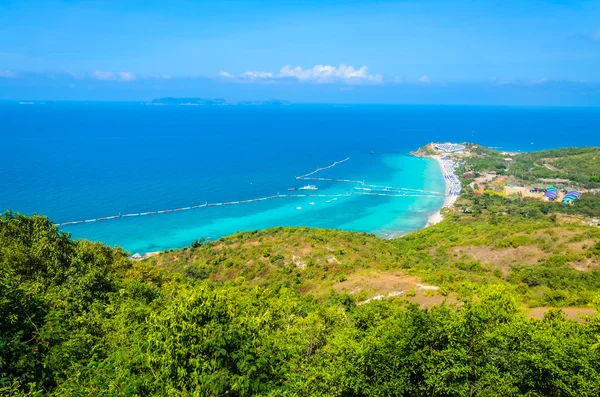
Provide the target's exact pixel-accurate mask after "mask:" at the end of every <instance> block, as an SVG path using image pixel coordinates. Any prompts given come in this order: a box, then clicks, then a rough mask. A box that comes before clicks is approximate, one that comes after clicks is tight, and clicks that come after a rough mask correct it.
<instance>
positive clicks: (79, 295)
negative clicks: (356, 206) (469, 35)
mask: <svg viewBox="0 0 600 397" xmlns="http://www.w3.org/2000/svg"><path fill="white" fill-rule="evenodd" d="M561 153H562V154H563V155H565V158H567V159H568V160H564V158H563V157H558V158H556V160H553V161H550V160H548V159H550V158H551V157H549V155H548V154H547V153H544V154H542V155H538V154H527V156H530V157H529V160H527V161H532V162H535V163H536V164H538V162H539V160H540V159H541V158H543V159H546V160H544V161H547V163H548V164H550V163H552V164H554V165H553V167H554V166H555V167H556V168H557V169H558V168H559V167H560V169H561V170H563V171H564V170H566V169H568V168H569V167H570V165H567V164H571V162H572V161H575V160H574V159H575V157H572V156H576V158H578V159H580V160H577V161H582V162H583V163H586V164H587V162H588V160H590V159H591V160H593V159H594V157H593V156H595V154H591V153H594V152H592V151H588V149H584V150H582V151H574V152H561ZM484 154H486V155H484ZM462 156H464V157H463V158H462V160H461V161H464V164H463V165H462V166H461V167H464V171H465V172H467V169H469V170H470V171H469V172H472V173H474V174H475V173H477V174H481V175H484V178H488V177H489V176H491V178H489V179H488V180H487V182H485V184H486V188H485V189H483V191H482V190H480V189H478V188H477V187H476V186H475V185H476V184H475V183H474V184H472V187H471V186H469V183H470V182H471V181H472V178H471V177H474V178H480V177H479V176H477V175H471V176H465V175H463V176H461V178H462V180H463V186H465V187H466V188H465V189H464V192H463V194H462V195H461V197H460V199H459V200H458V201H457V202H456V204H455V209H453V210H452V211H447V210H446V211H445V219H444V220H443V221H442V222H441V223H439V224H437V225H435V226H431V227H428V228H426V229H423V230H419V231H416V232H413V233H410V234H408V235H406V236H404V237H402V238H398V239H394V240H383V239H380V238H378V237H376V236H374V235H370V234H365V233H351V232H343V231H336V230H327V229H308V228H274V229H268V230H262V231H252V232H245V233H238V234H234V235H232V236H228V237H224V238H221V239H219V240H217V241H206V240H198V241H196V242H195V243H194V244H192V246H191V247H189V248H186V249H182V250H171V251H168V252H163V253H160V254H158V255H156V256H153V257H151V258H149V259H146V260H142V261H135V260H130V259H128V254H127V253H125V252H124V251H123V250H122V249H120V248H110V247H107V246H105V245H103V244H100V243H92V242H89V241H85V240H76V241H74V240H72V239H71V237H70V235H69V234H65V233H62V232H60V231H59V230H58V229H57V228H56V227H55V226H54V225H53V224H52V222H51V221H50V220H49V219H47V218H45V217H42V216H38V215H35V216H33V217H27V216H23V215H19V214H13V213H10V212H6V213H5V214H4V215H2V216H0V395H14V396H46V395H55V396H67V395H68V396H72V395H75V396H97V395H103V396H104V395H114V396H130V395H131V396H151V395H157V396H214V395H230V396H250V395H252V396H254V395H263V396H392V395H393V396H396V395H397V396H466V395H469V396H490V395H492V396H494V395H495V396H505V395H506V396H597V395H600V349H599V348H598V346H599V338H600V315H598V310H599V309H600V228H597V227H596V226H595V225H594V226H590V217H594V216H596V217H597V216H598V215H600V214H599V213H598V211H599V210H600V200H599V197H598V195H596V194H594V193H593V192H592V191H588V192H586V194H584V195H583V196H582V197H581V198H580V199H579V200H577V201H576V202H575V203H574V204H573V205H564V204H562V203H551V202H544V201H542V200H541V199H540V197H537V196H535V195H534V196H532V197H525V196H523V195H519V194H516V195H515V194H506V191H505V189H506V188H507V182H506V181H507V179H499V177H497V175H498V174H500V175H501V176H502V174H503V173H504V174H509V173H510V172H512V171H511V169H514V168H511V167H516V165H515V161H514V160H513V161H512V162H511V161H507V160H506V159H501V160H498V161H500V162H501V163H495V162H494V161H496V160H494V158H495V157H498V156H499V154H498V153H497V152H494V151H490V149H486V148H481V147H477V148H473V147H472V146H471V147H470V149H469V152H468V153H466V154H464V155H462ZM539 156H543V157H539ZM577 156H583V158H585V159H587V160H581V157H577ZM589 156H592V157H589ZM591 160H590V161H591ZM523 161H525V160H523ZM564 161H566V162H564ZM508 163H511V164H508ZM516 164H521V160H520V159H519V160H518V161H516ZM540 164H541V163H540ZM543 164H546V163H543ZM493 169H496V170H498V172H496V173H490V172H489V171H491V170H493ZM544 169H547V170H549V168H547V167H544ZM582 169H587V168H585V166H582ZM461 171H463V169H461ZM554 172H556V171H554ZM594 172H595V168H594V167H593V166H592V167H591V168H590V170H589V171H585V172H583V173H582V175H591V174H593V173H594ZM461 175H462V174H461ZM502 177H503V176H502ZM507 177H508V178H510V177H512V178H515V179H514V181H515V183H523V180H520V179H519V177H518V173H515V174H514V175H508V176H507ZM519 181H520V182H519ZM592 182H593V181H591V179H590V180H588V181H587V182H584V181H583V179H582V180H581V183H585V184H586V186H588V187H589V186H591V185H590V184H591V183H592ZM517 188H518V186H517ZM509 190H510V189H509ZM526 190H527V189H526V188H525V190H523V191H524V192H526ZM510 191H512V190H510Z"/></svg>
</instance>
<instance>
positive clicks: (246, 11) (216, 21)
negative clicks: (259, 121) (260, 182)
mask: <svg viewBox="0 0 600 397" xmlns="http://www.w3.org/2000/svg"><path fill="white" fill-rule="evenodd" d="M157 96H201V97H205V96H209V97H212V96H219V97H227V98H231V99H263V98H267V97H278V98H282V99H290V100H293V101H297V102H323V101H325V102H365V103H450V104H454V103H470V104H508V105H600V1H562V0H554V1H536V0H528V1H523V0H521V1H513V0H504V1H420V2H416V1H361V0H351V1H329V0H322V1H296V0H288V1H283V0H280V1H249V0H246V1H242V0H238V1H228V0H221V1H210V0H205V1H183V0H169V1H164V0H163V1H127V0H121V1H113V0H110V1H73V0H71V1H53V0H44V1H38V0H27V1H7V0H0V99H49V100H53V99H56V100H59V99H83V100H148V99H152V98H154V97H157Z"/></svg>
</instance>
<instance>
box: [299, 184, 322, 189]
mask: <svg viewBox="0 0 600 397" xmlns="http://www.w3.org/2000/svg"><path fill="white" fill-rule="evenodd" d="M298 190H319V188H318V187H316V186H315V185H306V186H302V187H301V188H299V189H298Z"/></svg>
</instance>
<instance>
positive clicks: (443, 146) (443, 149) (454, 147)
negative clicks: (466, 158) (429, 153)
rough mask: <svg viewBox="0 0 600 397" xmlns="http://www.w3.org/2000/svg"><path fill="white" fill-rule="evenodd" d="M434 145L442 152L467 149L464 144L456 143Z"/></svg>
mask: <svg viewBox="0 0 600 397" xmlns="http://www.w3.org/2000/svg"><path fill="white" fill-rule="evenodd" d="M433 147H435V148H436V150H437V151H438V152H442V153H456V152H462V151H463V150H465V146H464V145H459V144H456V143H435V144H434V145H433Z"/></svg>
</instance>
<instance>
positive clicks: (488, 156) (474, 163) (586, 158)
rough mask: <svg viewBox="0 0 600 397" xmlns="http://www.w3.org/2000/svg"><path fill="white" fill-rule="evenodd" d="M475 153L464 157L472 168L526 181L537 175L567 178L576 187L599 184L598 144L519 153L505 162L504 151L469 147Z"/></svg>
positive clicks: (537, 176) (534, 180)
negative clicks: (469, 156)
mask: <svg viewBox="0 0 600 397" xmlns="http://www.w3.org/2000/svg"><path fill="white" fill-rule="evenodd" d="M473 153H475V154H477V155H479V156H478V157H472V158H469V159H468V163H469V164H470V165H471V167H472V169H473V170H474V171H484V170H488V171H489V170H495V171H498V172H500V173H503V174H506V175H511V176H514V177H516V178H517V179H518V180H521V181H523V182H526V183H535V182H541V179H568V180H570V181H571V184H572V185H574V186H577V187H580V188H587V189H593V188H599V187H600V148H598V147H584V148H563V149H552V150H542V151H539V152H531V153H521V154H517V155H515V156H513V157H512V159H513V161H512V162H506V161H505V160H504V159H505V158H506V157H507V156H506V155H502V154H501V152H499V151H497V150H493V149H488V148H485V147H479V148H477V149H475V150H473Z"/></svg>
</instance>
